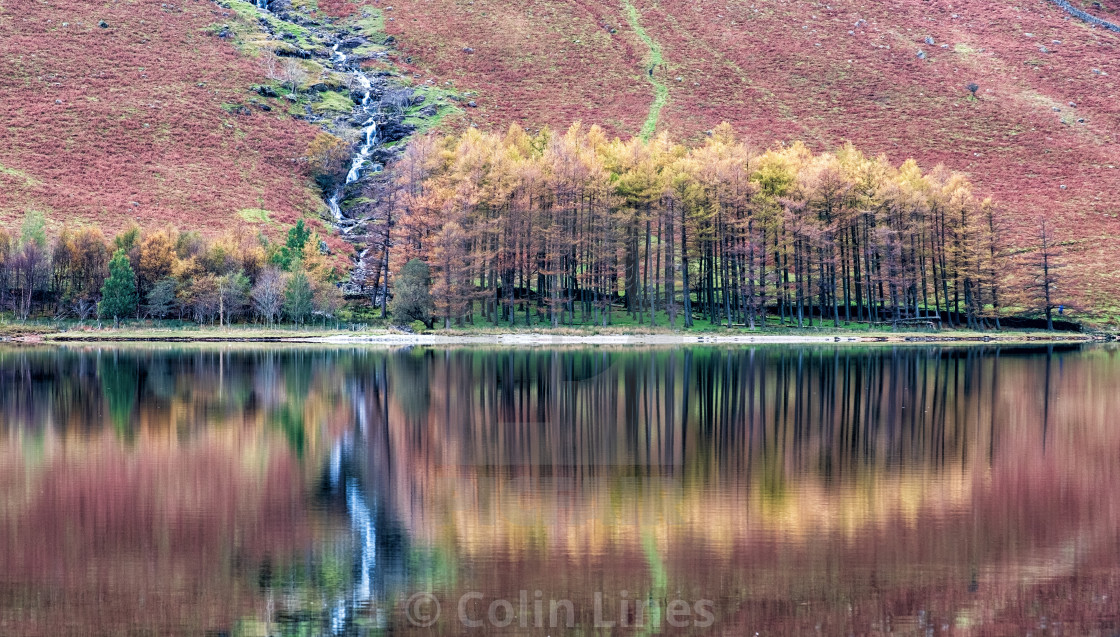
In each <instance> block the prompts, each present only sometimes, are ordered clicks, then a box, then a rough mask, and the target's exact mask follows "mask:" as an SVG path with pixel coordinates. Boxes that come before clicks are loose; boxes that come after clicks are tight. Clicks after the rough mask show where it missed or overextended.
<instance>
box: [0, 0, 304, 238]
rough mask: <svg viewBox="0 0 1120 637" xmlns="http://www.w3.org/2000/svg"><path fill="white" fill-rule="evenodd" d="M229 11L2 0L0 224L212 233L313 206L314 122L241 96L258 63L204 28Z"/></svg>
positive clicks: (189, 5)
mask: <svg viewBox="0 0 1120 637" xmlns="http://www.w3.org/2000/svg"><path fill="white" fill-rule="evenodd" d="M228 19H229V12H228V11H227V10H223V9H221V8H219V7H218V6H217V5H215V4H214V3H212V2H204V1H200V0H185V1H184V2H182V3H181V4H180V3H178V1H176V2H175V3H174V4H169V3H162V4H161V3H156V2H121V3H94V2H86V1H78V2H73V3H65V2H31V1H19V2H15V3H12V2H5V3H3V4H0V42H3V54H2V55H3V65H2V66H0V68H3V69H4V70H3V72H0V113H2V117H3V122H4V123H3V125H4V131H3V133H2V134H0V137H3V142H0V192H2V193H3V196H0V224H5V225H9V226H11V225H15V224H17V223H18V219H19V218H21V217H22V216H23V214H24V213H25V211H27V210H28V209H36V210H39V211H41V212H43V213H44V214H45V215H46V216H47V219H48V224H49V226H50V228H51V229H52V230H53V231H55V232H57V230H58V228H59V227H60V226H61V225H62V224H63V223H64V222H65V223H69V224H70V225H72V226H80V225H86V224H97V225H99V226H101V227H103V228H104V229H106V230H107V231H109V232H111V231H115V230H118V229H120V228H121V227H123V226H124V225H126V224H127V223H128V222H130V221H131V220H136V221H137V222H139V223H140V224H141V225H143V226H145V227H152V226H162V225H164V224H166V223H173V224H175V225H177V226H179V227H180V228H183V229H192V230H201V231H203V232H205V233H207V234H215V233H217V232H219V231H221V230H224V229H229V228H232V227H234V226H237V225H242V224H244V223H245V221H246V219H256V220H257V221H258V222H259V221H261V220H262V219H263V218H264V215H262V214H261V213H259V211H260V210H267V211H269V213H270V214H269V215H267V218H268V219H269V220H271V221H273V222H276V223H277V224H290V223H293V222H294V221H295V219H296V218H297V216H299V215H300V214H302V213H305V212H308V211H318V210H319V209H321V208H322V206H323V204H322V201H321V200H320V199H319V194H318V192H317V191H316V190H314V189H312V188H310V187H309V183H308V179H307V178H306V177H305V176H304V174H303V173H302V171H300V170H299V166H298V164H297V163H296V162H297V160H298V159H299V158H300V157H301V156H302V155H304V154H305V151H306V148H307V145H308V142H309V141H310V140H311V139H312V138H313V137H314V136H315V134H316V132H317V131H316V129H315V128H314V127H313V126H311V125H309V124H306V123H304V122H300V121H297V120H294V119H292V118H291V117H290V116H288V115H287V114H286V113H281V112H277V111H275V110H274V111H272V112H265V111H263V110H261V109H258V108H252V109H248V108H244V109H238V108H237V106H239V105H244V104H245V103H246V100H247V98H248V88H249V87H250V86H251V85H252V84H254V83H256V82H260V81H262V79H263V78H262V75H263V73H262V71H261V69H260V68H259V65H258V64H256V63H255V62H254V61H253V60H252V59H251V58H249V57H247V56H245V55H242V54H240V53H238V51H237V50H236V49H235V47H234V45H233V43H232V42H231V41H230V40H228V39H223V38H221V37H219V36H218V35H216V34H215V33H214V31H213V29H211V28H210V27H211V25H214V24H217V23H221V22H223V21H227V20H228ZM101 22H103V23H104V24H105V25H106V26H104V27H101V26H99V23H101ZM254 211H257V212H254ZM239 212H241V214H240V215H239V214H238V213H239Z"/></svg>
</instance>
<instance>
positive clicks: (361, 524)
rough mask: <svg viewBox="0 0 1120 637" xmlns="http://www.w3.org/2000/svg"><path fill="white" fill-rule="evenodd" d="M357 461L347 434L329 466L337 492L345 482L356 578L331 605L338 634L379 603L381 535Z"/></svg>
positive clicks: (329, 477) (333, 629)
mask: <svg viewBox="0 0 1120 637" xmlns="http://www.w3.org/2000/svg"><path fill="white" fill-rule="evenodd" d="M354 461H355V458H354V445H353V442H352V440H351V438H350V436H349V435H346V436H344V437H343V439H341V440H339V441H337V442H335V444H334V447H333V448H332V449H331V457H330V465H329V469H328V480H329V482H330V488H331V491H332V492H337V491H338V487H339V485H340V484H341V483H343V482H344V483H345V489H346V512H347V514H348V516H349V518H350V528H351V530H352V532H353V537H354V571H353V573H354V580H353V581H352V582H351V585H350V587H349V589H348V590H347V592H346V594H345V595H343V596H340V597H339V598H338V599H336V600H335V602H334V605H333V607H332V608H331V609H330V624H331V632H332V633H333V634H335V635H340V634H344V633H346V632H347V631H348V630H349V629H350V628H351V627H352V623H353V621H354V619H355V617H356V615H357V614H358V613H359V612H360V611H361V610H362V609H366V608H370V607H371V606H374V605H376V601H377V599H378V597H377V593H378V591H375V590H374V589H375V586H374V581H375V580H376V577H375V573H374V568H375V567H376V565H377V538H378V532H377V526H376V518H375V516H376V504H375V503H373V502H371V501H369V500H367V496H366V493H365V492H364V491H363V489H362V485H361V482H360V480H359V479H358V477H356V476H354V475H353V472H354V470H355V469H356V468H357V467H356V466H355V464H354Z"/></svg>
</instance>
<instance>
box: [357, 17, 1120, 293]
mask: <svg viewBox="0 0 1120 637" xmlns="http://www.w3.org/2000/svg"><path fill="white" fill-rule="evenodd" d="M382 4H384V3H382ZM1084 5H1085V7H1086V8H1087V9H1090V10H1092V11H1093V12H1095V13H1096V14H1098V15H1100V16H1101V17H1102V18H1105V19H1111V20H1113V21H1117V20H1120V6H1118V5H1117V3H1115V2H1106V3H1102V4H1101V7H1100V8H1099V9H1098V8H1095V7H1093V5H1092V3H1089V2H1086V3H1084ZM374 6H377V5H374ZM631 8H632V10H631ZM385 15H388V16H391V19H389V20H387V22H386V30H387V32H389V33H390V34H392V35H394V36H395V37H396V38H397V41H398V45H397V46H398V48H399V49H400V51H401V56H402V58H404V57H407V58H410V59H411V60H412V61H413V63H414V64H415V65H416V66H417V70H418V71H419V72H420V73H421V74H423V76H424V77H426V78H429V79H431V80H432V81H433V82H436V83H442V82H445V81H449V80H450V81H453V82H455V83H456V85H457V86H459V87H460V88H461V89H473V90H477V91H479V95H478V96H477V97H476V98H475V99H476V101H477V104H478V108H477V109H472V110H470V111H468V113H467V118H468V120H469V121H470V122H472V123H475V124H477V125H478V126H480V127H483V128H492V129H501V128H504V127H505V126H506V125H507V124H508V123H510V122H518V123H520V124H521V125H522V126H525V127H526V128H528V129H530V130H532V129H535V128H538V127H540V126H544V125H549V126H552V127H556V128H564V127H567V125H568V124H569V123H570V122H571V121H573V120H576V119H581V120H583V121H584V122H586V123H600V124H602V125H604V126H605V127H607V128H608V129H609V130H610V131H611V132H612V133H616V134H619V135H623V136H628V135H633V134H638V133H639V132H641V131H642V128H643V124H645V123H646V122H647V120H648V119H650V117H651V105H654V104H655V103H657V102H658V101H659V100H658V99H656V97H655V96H656V95H658V93H659V92H663V94H664V98H665V99H664V107H663V108H662V109H661V111H660V114H659V116H658V117H657V118H656V130H658V131H668V132H670V133H671V134H673V135H674V136H682V137H685V138H689V137H692V138H695V137H699V136H702V135H703V134H704V131H707V130H709V129H711V128H713V127H714V126H716V125H717V124H718V123H719V122H721V121H728V122H730V123H731V124H732V125H733V126H734V128H735V129H736V130H737V131H739V132H740V133H742V134H745V135H747V136H748V137H749V138H750V139H751V140H753V141H754V143H756V144H757V145H759V146H762V147H766V146H769V145H772V144H773V143H775V142H778V141H788V140H795V139H801V140H804V141H806V142H807V143H808V144H810V146H811V147H813V148H815V149H818V150H820V149H831V148H836V147H838V146H839V145H840V144H842V143H843V142H844V141H851V142H853V143H855V144H856V145H857V146H859V147H860V148H862V149H864V150H865V152H868V153H870V154H876V153H886V154H887V155H888V156H889V157H890V158H891V159H892V160H894V161H896V162H897V161H901V160H902V159H904V158H906V157H908V156H913V157H915V158H917V159H918V161H919V162H920V163H921V164H922V165H923V166H926V167H932V166H933V165H935V164H938V163H944V164H945V165H947V166H948V167H949V168H951V169H955V170H960V171H963V172H965V173H966V174H967V175H968V176H969V177H970V178H971V179H972V180H973V182H974V183H975V184H976V185H977V190H978V192H979V193H981V194H987V195H991V196H993V197H994V198H995V199H996V200H997V201H998V202H999V203H1000V205H1001V206H1002V208H1003V210H1004V211H1005V214H1006V216H1007V218H1008V219H1009V221H1010V224H1011V226H1012V231H1013V233H1014V240H1015V241H1016V242H1017V244H1018V245H1019V246H1024V247H1025V246H1029V245H1031V236H1032V234H1033V232H1034V231H1035V230H1036V228H1037V225H1036V219H1037V216H1038V215H1039V214H1047V215H1050V216H1051V217H1052V218H1053V220H1054V222H1055V224H1056V226H1057V229H1058V234H1059V237H1060V238H1061V240H1062V241H1063V242H1064V243H1065V244H1066V245H1065V249H1066V251H1067V253H1068V260H1069V261H1070V262H1071V263H1072V264H1073V265H1074V266H1076V267H1072V268H1069V269H1067V270H1066V271H1065V272H1064V273H1063V275H1064V276H1066V278H1067V280H1068V286H1067V289H1068V290H1069V295H1068V297H1067V300H1068V302H1071V303H1073V302H1076V303H1078V304H1081V305H1083V306H1086V307H1090V308H1093V309H1094V310H1096V311H1098V312H1110V313H1115V312H1116V309H1117V307H1116V300H1115V299H1116V296H1117V291H1118V290H1120V275H1118V274H1117V273H1116V271H1115V268H1114V264H1115V263H1116V262H1117V260H1118V259H1120V248H1117V245H1116V243H1115V242H1114V241H1111V240H1110V239H1111V238H1112V237H1113V236H1115V235H1116V234H1117V233H1118V232H1120V145H1118V141H1120V140H1118V139H1117V134H1118V133H1117V131H1118V130H1120V99H1117V98H1118V95H1120V91H1118V86H1117V82H1118V80H1120V65H1117V63H1116V60H1118V59H1120V34H1117V33H1113V32H1109V31H1106V30H1104V29H1100V28H1092V27H1090V26H1088V25H1086V24H1085V23H1083V22H1081V21H1079V20H1075V19H1071V18H1069V17H1068V16H1067V15H1066V14H1065V13H1064V12H1063V11H1062V10H1060V9H1059V8H1058V7H1057V6H1056V5H1054V4H1053V3H1051V2H1048V1H1042V0H1035V1H1032V2H1025V3H1016V2H1011V1H1005V0H1001V1H999V2H994V3H987V2H975V1H959V0H958V1H956V2H951V1H948V0H935V1H931V2H912V1H907V0H889V1H886V2H871V1H870V0H848V1H844V0H840V1H838V2H833V3H829V4H825V3H818V2H807V1H806V2H803V1H789V2H785V1H777V2H774V1H770V2H765V1H760V0H755V1H742V2H730V3H726V4H723V3H721V4H718V5H717V4H715V3H692V2H684V1H683V0H661V1H660V2H652V1H649V0H637V1H635V2H633V4H632V5H631V4H629V3H623V4H619V3H613V2H596V1H594V0H580V1H575V0H571V1H566V2H543V1H536V2H532V1H530V2H508V1H506V0H490V1H487V0H403V1H402V2H394V3H393V6H392V10H391V11H389V10H388V7H386V10H385ZM437 25H446V26H441V27H439V28H437ZM636 27H637V28H636ZM927 38H928V39H927ZM930 41H932V42H933V43H932V44H930V43H929V42H930ZM657 57H660V58H661V60H662V64H659V65H656V68H653V73H652V74H650V73H649V69H650V68H651V66H652V62H653V61H655V60H656V58H657ZM970 83H975V84H976V85H978V89H977V91H976V96H975V98H973V97H972V95H971V94H970V92H969V90H968V89H967V88H966V86H967V85H968V84H970Z"/></svg>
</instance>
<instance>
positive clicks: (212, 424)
mask: <svg viewBox="0 0 1120 637" xmlns="http://www.w3.org/2000/svg"><path fill="white" fill-rule="evenodd" d="M1118 414H1120V349H1117V348H1115V347H1110V346H1097V347H1088V348H1082V347H1041V348H1038V347H1035V348H1025V347H1024V348H1015V347H1002V348H951V347H880V348H855V347H851V348H848V347H846V348H828V347H788V346H768V347H741V348H740V347H735V348H730V347H725V348H710V349H709V348H692V349H678V350H668V349H621V348H594V349H561V350H518V349H429V348H412V349H408V350H383V349H361V348H354V349H315V348H300V347H291V348H284V347H281V348H270V349H254V348H248V347H226V346H221V347H207V346H199V347H187V348H172V347H136V348H130V347H121V348H112V347H65V348H37V347H31V348H9V349H0V634H4V635H59V634H79V635H117V634H153V635H164V634H229V635H265V634H267V635H275V634H300V635H313V634H357V635H365V634H369V635H378V634H398V633H403V634H461V633H469V634H533V635H536V634H539V635H558V634H572V633H574V632H575V631H576V630H580V631H582V634H589V633H591V632H593V631H594V629H596V628H597V627H598V628H599V629H600V631H601V634H607V633H624V634H656V633H669V634H693V633H695V634H726V635H742V634H754V633H756V632H757V633H759V634H763V635H767V634H846V633H855V634H874V633H885V632H888V631H890V632H895V633H899V634H950V633H951V634H1025V633H1028V632H1031V633H1033V634H1089V633H1099V634H1112V633H1113V632H1115V631H1116V630H1117V629H1120V461H1118V458H1120V418H1118ZM437 613H438V615H437ZM429 624H430V626H429ZM569 628H571V629H572V630H566V629H569Z"/></svg>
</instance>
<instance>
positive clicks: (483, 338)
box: [0, 330, 1110, 347]
mask: <svg viewBox="0 0 1120 637" xmlns="http://www.w3.org/2000/svg"><path fill="white" fill-rule="evenodd" d="M1109 339H1110V337H1108V336H1100V335H1091V334H1073V333H1065V334H1063V333H1056V334H1049V333H1038V332H1002V333H998V334H992V333H975V334H972V333H959V332H955V333H949V334H944V335H939V334H936V333H915V332H898V333H868V334H853V333H843V332H840V333H836V332H833V333H823V334H813V335H809V334H759V333H754V334H750V333H747V334H718V333H702V334H687V333H673V332H665V333H645V334H626V333H617V334H614V333H607V334H571V333H567V334H551V333H548V332H498V333H473V334H471V333H467V334H408V333H398V332H384V333H345V332H334V331H331V330H324V331H309V332H307V333H303V334H301V333H298V332H296V333H292V332H280V331H268V330H260V331H251V330H245V332H244V333H238V331H237V330H232V331H221V330H214V331H212V332H210V333H207V331H199V332H194V333H182V332H173V331H168V332H162V331H158V330H142V331H129V330H121V331H119V332H118V331H115V330H105V331H103V332H54V333H43V334H25V335H18V336H13V337H11V338H7V339H0V342H4V341H7V342H10V343H37V344H59V345H63V344H82V343H146V342H147V343H262V344H263V343H310V344H323V345H387V346H396V347H411V346H456V345H486V346H495V345H497V346H510V347H547V346H557V345H591V346H596V345H633V346H688V345H768V344H769V345H780V344H786V345H836V344H847V345H860V344H864V345H867V344H884V343H886V344H946V345H953V344H956V345H991V344H1004V345H1010V344H1030V343H1092V342H1105V341H1107V340H1109Z"/></svg>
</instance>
